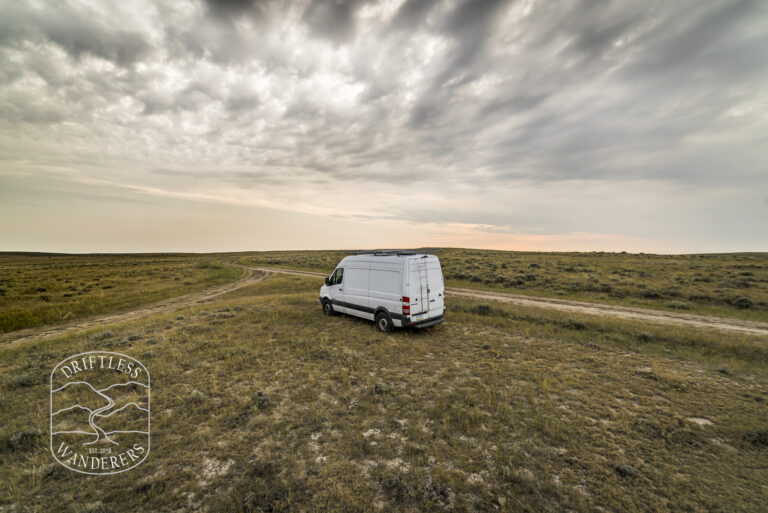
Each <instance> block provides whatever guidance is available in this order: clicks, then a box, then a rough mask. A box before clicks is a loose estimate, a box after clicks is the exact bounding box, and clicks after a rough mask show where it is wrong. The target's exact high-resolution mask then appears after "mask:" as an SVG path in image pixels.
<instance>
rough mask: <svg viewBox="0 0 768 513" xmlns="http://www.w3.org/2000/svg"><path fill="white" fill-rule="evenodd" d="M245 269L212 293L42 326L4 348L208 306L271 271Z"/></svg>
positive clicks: (3, 342) (11, 336)
mask: <svg viewBox="0 0 768 513" xmlns="http://www.w3.org/2000/svg"><path fill="white" fill-rule="evenodd" d="M231 265H235V266H236V267H240V268H242V269H244V273H243V276H242V277H241V278H239V279H238V280H236V281H233V282H230V283H225V284H224V285H217V286H215V287H211V288H208V289H204V290H201V291H199V292H193V293H191V294H186V295H184V296H178V297H173V298H169V299H164V300H162V301H158V302H157V303H152V304H149V305H143V306H140V307H138V308H136V309H135V310H129V311H126V312H118V313H109V314H103V315H95V316H93V317H88V318H85V319H76V320H74V321H71V322H67V323H64V324H56V325H47V326H38V327H36V328H29V329H25V330H19V331H12V332H10V333H3V334H0V346H2V347H12V346H14V345H17V344H21V343H24V342H30V341H33V340H47V339H50V338H54V337H60V336H62V335H66V334H67V333H76V332H78V331H83V330H87V329H90V328H95V327H98V326H109V325H111V324H117V323H121V322H126V321H132V320H135V319H140V318H142V317H147V316H149V315H156V314H161V313H166V312H172V311H174V310H178V309H179V308H184V307H185V306H190V305H193V304H196V303H206V302H208V301H211V300H213V299H214V298H216V297H218V296H221V295H222V294H226V293H227V292H232V291H234V290H237V289H240V288H242V287H245V286H246V285H250V284H252V283H256V282H258V281H261V280H263V279H264V278H266V277H267V276H268V275H269V272H268V271H258V270H255V269H253V268H249V267H245V266H241V265H236V264H231Z"/></svg>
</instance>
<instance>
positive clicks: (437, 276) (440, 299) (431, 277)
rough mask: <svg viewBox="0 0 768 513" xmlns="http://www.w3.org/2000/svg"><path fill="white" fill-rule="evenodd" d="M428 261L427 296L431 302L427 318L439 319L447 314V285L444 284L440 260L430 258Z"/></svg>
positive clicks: (433, 257)
mask: <svg viewBox="0 0 768 513" xmlns="http://www.w3.org/2000/svg"><path fill="white" fill-rule="evenodd" d="M426 261H427V284H428V287H427V296H428V300H429V312H428V315H427V317H429V318H432V317H437V316H439V315H443V314H444V313H445V308H444V307H445V284H444V283H443V270H442V269H441V267H440V260H438V258H437V257H435V256H429V257H427V258H426Z"/></svg>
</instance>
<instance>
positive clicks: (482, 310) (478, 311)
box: [471, 305, 492, 316]
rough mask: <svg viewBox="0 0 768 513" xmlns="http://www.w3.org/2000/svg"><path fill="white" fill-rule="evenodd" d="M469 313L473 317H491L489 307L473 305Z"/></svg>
mask: <svg viewBox="0 0 768 513" xmlns="http://www.w3.org/2000/svg"><path fill="white" fill-rule="evenodd" d="M471 311H472V313H473V314H475V315H483V316H487V315H491V311H492V309H491V307H490V305H475V306H473V307H472V310H471Z"/></svg>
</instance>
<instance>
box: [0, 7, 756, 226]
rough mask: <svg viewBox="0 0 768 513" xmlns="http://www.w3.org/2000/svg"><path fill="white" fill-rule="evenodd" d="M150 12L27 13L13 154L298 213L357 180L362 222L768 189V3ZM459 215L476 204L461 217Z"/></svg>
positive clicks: (20, 27)
mask: <svg viewBox="0 0 768 513" xmlns="http://www.w3.org/2000/svg"><path fill="white" fill-rule="evenodd" d="M138 9H139V7H137V6H135V5H132V4H131V5H129V4H125V3H118V2H115V3H110V2H105V3H98V4H94V5H93V6H92V7H89V6H86V5H84V4H79V3H75V2H61V3H60V2H56V3H50V4H45V7H44V8H38V7H34V6H31V5H27V4H26V3H24V2H18V3H16V2H14V3H9V4H8V5H7V6H6V7H5V8H4V16H3V17H2V19H0V131H2V133H0V145H1V146H0V147H2V149H3V151H4V154H5V155H7V156H12V157H14V158H16V159H18V160H19V161H26V160H34V161H36V162H38V163H40V159H41V158H42V157H41V155H45V157H46V162H45V164H44V165H45V166H51V165H52V164H51V162H55V163H56V165H60V166H64V167H67V166H70V167H72V168H76V169H78V170H80V172H82V173H85V174H89V173H90V174H92V175H93V177H97V176H98V177H101V178H104V179H107V178H108V179H109V180H112V181H114V182H115V183H120V184H137V185H140V186H142V187H143V186H146V187H153V188H155V189H158V190H165V191H176V190H177V189H178V190H183V191H184V192H185V193H189V194H190V195H194V194H197V195H199V196H205V195H209V194H214V193H215V195H216V197H217V198H218V197H225V198H227V197H231V198H233V201H238V202H246V203H247V202H248V201H255V202H257V203H258V202H261V203H259V204H262V203H263V204H268V205H270V207H271V206H273V203H277V204H290V205H291V206H290V208H294V209H297V210H301V209H307V210H308V211H309V210H311V209H312V208H315V207H317V208H320V207H319V206H318V205H319V204H321V203H322V201H319V200H318V197H322V196H323V194H327V192H328V191H330V190H342V189H343V190H346V191H347V193H348V195H349V197H350V198H351V200H353V204H351V205H350V207H349V210H350V211H349V212H345V213H344V214H343V215H349V216H352V215H354V216H363V217H365V216H372V217H374V218H375V217H376V216H377V213H380V212H385V211H386V212H391V211H397V212H402V217H403V218H408V217H409V216H410V217H418V218H419V219H420V220H423V221H424V222H436V223H467V224H477V225H482V224H489V225H494V226H505V227H508V226H516V225H521V226H525V227H527V228H526V229H528V228H530V229H531V230H532V231H536V230H539V231H541V230H549V231H557V230H574V231H586V232H598V231H600V230H604V229H611V230H613V229H615V228H616V226H617V225H618V223H616V224H614V223H608V222H607V221H606V220H604V219H601V216H600V215H598V214H594V215H593V214H589V215H587V214H586V213H585V214H584V215H583V216H582V217H580V215H578V214H574V213H573V212H570V211H568V212H566V211H563V210H562V209H561V208H560V206H559V205H561V204H562V201H559V202H555V201H554V200H552V199H548V198H546V197H539V196H537V195H536V191H537V188H541V189H542V190H548V191H562V190H568V189H569V188H570V187H572V184H573V183H579V184H586V183H593V184H595V187H598V184H599V187H605V190H606V191H609V190H610V191H611V192H610V193H606V194H611V195H622V194H626V195H628V196H631V197H632V198H634V199H631V200H630V199H628V200H627V201H628V202H631V201H635V200H637V204H643V203H642V202H641V201H640V199H638V198H640V195H643V194H645V195H652V196H647V197H646V196H643V197H644V198H645V199H646V200H647V201H649V202H653V201H671V200H669V199H665V200H662V199H659V198H660V197H661V196H660V194H659V193H658V191H659V190H666V188H669V189H671V188H677V187H681V188H685V190H686V191H687V194H690V195H692V198H691V206H690V208H691V211H697V212H700V211H703V210H705V209H706V208H707V206H708V204H709V203H708V202H711V201H712V198H713V197H714V196H713V195H716V194H715V193H716V191H719V190H721V189H722V190H725V189H728V191H729V192H728V194H727V195H725V196H723V197H726V196H727V198H729V199H727V201H734V202H737V201H738V200H736V199H734V198H738V197H739V191H741V192H743V194H744V195H747V194H750V191H751V190H753V189H755V188H759V187H765V186H768V175H766V174H765V172H764V170H765V165H766V162H768V153H766V150H765V148H766V147H768V144H766V141H767V140H768V126H766V121H765V119H764V115H763V114H762V113H763V112H764V111H765V105H766V102H768V97H767V96H766V94H767V93H766V92H765V91H768V88H766V83H767V82H768V80H767V79H768V68H766V66H765V62H767V61H768V50H767V49H768V22H767V21H766V20H768V16H766V15H767V14H768V7H766V5H765V3H763V2H759V1H749V0H736V1H726V0H712V1H708V2H700V1H696V0H681V1H679V2H673V3H659V4H657V3H650V4H649V3H642V2H631V1H618V0H604V1H599V2H593V1H588V0H574V1H573V2H568V3H565V4H557V5H555V4H553V3H551V2H541V1H539V2H534V1H523V0H519V1H506V0H487V1H476V0H475V1H472V0H421V1H416V0H406V1H405V2H403V3H402V4H401V5H399V6H398V7H397V8H395V7H393V6H391V5H389V4H386V3H382V2H377V1H375V0H349V1H342V0H304V1H303V2H288V1H287V0H285V1H282V0H264V1H257V0H230V1H223V2H221V1H214V0H202V1H187V0H169V1H168V2H164V3H160V4H158V5H157V6H156V7H153V8H152V9H150V11H149V12H142V11H139V10H138ZM40 165H41V166H42V165H43V164H42V163H40ZM187 168H188V169H187ZM158 169H165V170H172V171H168V172H157V171H156V170H158ZM403 183H408V184H409V185H410V186H411V187H412V188H413V189H414V190H424V191H428V194H427V196H428V197H429V200H428V202H429V204H425V205H421V204H419V205H414V204H412V201H413V198H410V197H409V198H402V199H397V198H399V197H401V196H402V194H403V193H402V190H401V187H402V184H403ZM638 183H642V184H646V185H647V184H651V185H648V187H647V188H642V187H636V186H635V185H634V184H638ZM262 189H263V191H262ZM153 190H154V189H153ZM523 190H525V191H527V193H528V194H532V195H533V196H535V197H536V198H537V201H538V203H536V202H533V201H532V202H526V203H525V204H526V205H527V208H529V209H536V208H539V209H541V210H542V211H546V214H542V213H531V212H528V211H527V210H523V209H518V208H512V207H511V206H510V205H509V202H506V203H505V201H504V200H503V198H504V197H505V195H506V196H509V197H515V198H518V201H521V202H522V200H520V198H519V197H518V194H520V192H519V191H523ZM583 190H584V191H586V192H583V194H587V192H588V191H587V189H586V188H585V189H583ZM601 190H602V189H601ZM648 191H652V192H648ZM734 191H735V192H734ZM414 194H415V193H414ZM718 194H719V193H718ZM723 194H725V193H723ZM366 195H369V196H370V198H369V199H367V200H363V199H362V198H365V197H366ZM554 195H555V192H552V193H551V195H550V198H551V197H554ZM697 198H698V199H697ZM455 201H460V202H462V206H461V208H453V207H446V205H451V204H453V202H455ZM593 201H595V202H599V200H598V199H593ZM696 201H698V203H696ZM722 201H726V200H722ZM761 201H762V200H759V201H757V202H756V205H757V207H755V208H758V207H759V208H760V209H762V210H760V212H764V210H765V208H764V206H762V204H761ZM398 202H402V203H403V204H402V205H401V204H398ZM744 204H746V203H744V202H743V201H740V202H739V205H738V210H739V211H742V210H743V209H744V208H746V207H744ZM286 208H289V207H286ZM570 208H571V209H573V208H576V207H575V206H571V207H570ZM658 208H659V211H660V212H671V211H674V210H675V206H674V205H673V204H671V203H669V204H660V205H659V207H658ZM719 208H728V207H727V206H722V207H719ZM732 208H733V209H734V210H736V206H735V205H732ZM334 215H336V214H335V213H334ZM755 215H757V214H755ZM603 217H604V216H603ZM649 219H651V217H649ZM653 219H654V221H653V222H658V218H656V217H654V218H653ZM649 222H650V221H649ZM680 222H681V223H683V224H685V223H687V224H685V226H687V227H688V228H689V229H693V228H695V227H694V224H695V221H694V220H691V219H688V220H686V221H684V222H683V221H680ZM632 223H635V220H634V218H632ZM628 224H629V222H628ZM683 224H681V226H683ZM504 229H505V230H506V229H507V228H504ZM731 230H736V231H739V230H741V233H742V236H743V238H744V239H745V240H746V239H748V238H749V237H751V236H753V235H750V234H749V233H748V232H747V231H745V230H744V229H739V228H731ZM640 231H642V232H643V233H647V232H648V231H649V230H638V232H640ZM679 231H681V232H684V231H685V229H684V228H680V230H679ZM729 237H731V235H729ZM729 240H730V239H729Z"/></svg>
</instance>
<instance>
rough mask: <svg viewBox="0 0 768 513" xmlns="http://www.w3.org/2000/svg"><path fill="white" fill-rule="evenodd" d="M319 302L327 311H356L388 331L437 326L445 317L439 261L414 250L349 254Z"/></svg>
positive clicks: (326, 284)
mask: <svg viewBox="0 0 768 513" xmlns="http://www.w3.org/2000/svg"><path fill="white" fill-rule="evenodd" d="M320 303H321V304H322V305H323V311H324V312H325V313H326V315H334V314H335V313H345V314H349V315H356V316H357V317H362V318H364V319H369V320H371V321H375V322H376V327H377V328H378V329H379V330H381V331H384V332H387V331H392V329H393V328H395V327H397V328H404V327H413V328H429V327H431V326H435V325H436V324H440V323H441V322H443V318H444V316H445V285H444V284H443V271H442V269H441V268H440V260H439V259H438V258H437V257H436V256H435V255H428V254H425V253H416V252H410V251H378V252H371V253H364V254H357V255H350V256H348V257H345V258H343V259H342V260H341V262H339V264H338V265H337V266H336V269H335V270H334V271H333V273H332V274H331V275H330V276H329V277H328V278H326V279H325V285H323V286H322V287H321V288H320Z"/></svg>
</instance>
